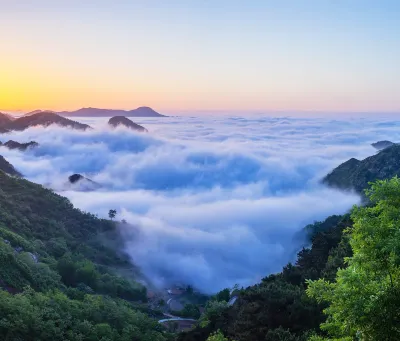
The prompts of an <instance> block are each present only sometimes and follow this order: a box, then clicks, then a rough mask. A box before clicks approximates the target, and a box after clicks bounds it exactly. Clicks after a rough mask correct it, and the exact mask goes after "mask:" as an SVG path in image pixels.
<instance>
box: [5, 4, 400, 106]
mask: <svg viewBox="0 0 400 341" xmlns="http://www.w3.org/2000/svg"><path fill="white" fill-rule="evenodd" d="M0 8H1V10H0V41H1V44H0V110H3V111H19V110H21V111H30V110H35V109H51V110H60V111H61V110H74V109H78V108H80V107H102V108H120V109H132V108H136V107H138V106H142V105H146V106H151V107H153V108H154V109H156V110H157V111H159V112H162V113H167V114H170V113H175V112H189V113H190V112H199V111H204V112H207V111H210V112H217V111H232V112H233V111H243V112H249V113H250V112H269V111H272V112H275V111H276V112H277V111H290V112H305V111H310V112H324V111H329V112H375V113H376V112H378V113H380V112H400V68H399V65H398V62H399V60H400V21H399V20H398V18H399V16H400V2H398V1H389V0H380V1H375V0H374V1H370V0H364V1H361V0H352V1H348V0H335V1H333V0H331V1H328V0H321V1H306V0H303V1H302V0H292V1H277V0H276V1H268V0H249V1H236V0H229V1H228V0H213V1H210V0H206V1H188V0H186V1H183V0H170V1H161V0H146V1H140V0H138V1H135V0H130V1H128V0H125V1H124V0H113V1H111V0H107V1H106V0H98V1H93V0H92V1H90V0H87V1H80V0H79V1H78V0H68V1H65V0H58V1H54V0H35V1H28V0H13V1H9V0H0Z"/></svg>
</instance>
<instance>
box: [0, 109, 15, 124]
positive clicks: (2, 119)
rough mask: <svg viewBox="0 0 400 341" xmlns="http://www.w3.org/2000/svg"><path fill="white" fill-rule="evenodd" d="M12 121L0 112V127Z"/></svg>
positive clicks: (8, 116)
mask: <svg viewBox="0 0 400 341" xmlns="http://www.w3.org/2000/svg"><path fill="white" fill-rule="evenodd" d="M12 121H13V118H12V117H11V116H10V115H7V114H4V113H2V112H0V126H4V125H6V124H8V123H10V122H12Z"/></svg>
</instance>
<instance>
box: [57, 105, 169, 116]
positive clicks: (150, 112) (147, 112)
mask: <svg viewBox="0 0 400 341" xmlns="http://www.w3.org/2000/svg"><path fill="white" fill-rule="evenodd" d="M58 114H59V115H62V116H65V117H86V116H90V117H113V116H125V117H165V116H164V115H161V114H160V113H158V112H156V111H155V110H154V109H152V108H150V107H146V106H142V107H139V108H136V109H133V110H120V109H100V108H93V107H85V108H81V109H78V110H75V111H62V112H59V113H58Z"/></svg>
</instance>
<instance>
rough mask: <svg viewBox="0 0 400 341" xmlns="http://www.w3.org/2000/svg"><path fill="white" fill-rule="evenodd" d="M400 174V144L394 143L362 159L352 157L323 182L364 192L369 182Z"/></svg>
mask: <svg viewBox="0 0 400 341" xmlns="http://www.w3.org/2000/svg"><path fill="white" fill-rule="evenodd" d="M394 176H400V145H398V144H394V145H392V146H390V147H387V148H385V149H383V150H381V151H380V152H379V153H378V154H375V155H372V156H370V157H368V158H366V159H364V160H362V161H360V160H357V159H354V158H352V159H350V160H348V161H346V162H344V163H342V164H341V165H340V166H338V167H336V168H335V169H334V170H333V171H332V172H330V173H329V174H328V175H327V176H326V177H325V178H324V179H323V180H322V181H323V183H325V184H327V185H329V186H331V187H336V188H339V189H345V190H355V191H356V192H359V193H362V192H363V190H364V189H366V188H367V187H368V183H369V182H371V181H374V180H383V179H388V178H392V177H394Z"/></svg>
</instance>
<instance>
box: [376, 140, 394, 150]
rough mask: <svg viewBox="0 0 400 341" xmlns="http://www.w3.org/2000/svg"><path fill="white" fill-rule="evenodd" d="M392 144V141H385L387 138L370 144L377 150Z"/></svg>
mask: <svg viewBox="0 0 400 341" xmlns="http://www.w3.org/2000/svg"><path fill="white" fill-rule="evenodd" d="M393 145H394V143H393V142H392V141H387V140H384V141H378V142H375V143H372V144H371V146H372V147H374V148H375V149H378V150H382V149H385V148H387V147H390V146H393Z"/></svg>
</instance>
